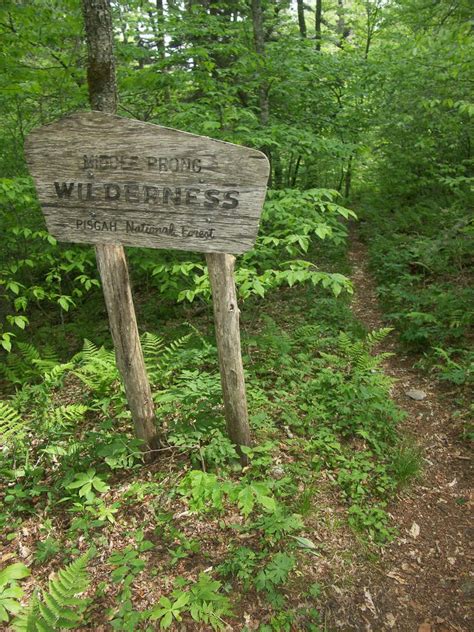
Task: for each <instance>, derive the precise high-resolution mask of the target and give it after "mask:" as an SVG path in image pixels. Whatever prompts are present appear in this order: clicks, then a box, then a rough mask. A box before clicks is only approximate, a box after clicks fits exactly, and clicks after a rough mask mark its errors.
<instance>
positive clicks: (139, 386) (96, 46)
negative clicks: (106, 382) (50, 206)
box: [83, 0, 159, 449]
mask: <svg viewBox="0 0 474 632" xmlns="http://www.w3.org/2000/svg"><path fill="white" fill-rule="evenodd" d="M83 14H84V24H85V30H86V39H87V50H88V66H87V82H88V85H89V101H90V105H91V108H92V109H93V110H100V111H102V112H109V113H111V114H114V113H115V112H116V110H117V85H116V79H115V58H114V53H113V30H112V16H111V12H110V5H109V1H108V0H83ZM95 250H96V257H97V265H98V268H99V273H100V277H101V279H102V287H103V292H104V297H105V304H106V307H107V312H108V315H109V322H110V330H111V333H112V339H113V342H114V347H115V356H116V359H117V367H118V369H119V371H120V374H121V376H122V380H123V382H124V386H125V393H126V396H127V402H128V405H129V408H130V411H131V413H132V419H133V424H134V426H135V433H136V435H137V437H138V438H139V439H142V440H143V442H144V446H145V447H147V448H150V449H153V448H156V447H157V446H158V444H159V441H158V433H157V430H156V425H155V413H154V407H153V399H152V395H151V388H150V383H149V380H148V376H147V373H146V369H145V362H144V360H143V352H142V348H141V345H140V338H139V335H138V327H137V320H136V317H135V309H134V306H133V299H132V292H131V288H130V280H129V276H128V268H127V261H126V258H125V252H124V249H123V247H122V246H119V245H114V244H108V245H105V244H104V245H102V244H101V245H97V246H96V248H95Z"/></svg>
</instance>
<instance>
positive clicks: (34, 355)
mask: <svg viewBox="0 0 474 632" xmlns="http://www.w3.org/2000/svg"><path fill="white" fill-rule="evenodd" d="M16 348H17V351H16V352H15V353H10V354H8V356H7V358H6V362H5V363H3V365H2V366H1V373H3V375H4V376H5V377H6V378H7V380H8V381H9V382H11V383H12V384H25V383H26V382H31V381H34V380H37V379H39V378H41V377H42V375H43V373H44V371H45V370H48V369H51V368H53V367H54V366H55V365H56V364H58V359H57V357H56V355H55V353H54V352H52V351H51V350H50V349H44V350H43V351H42V353H41V354H40V352H39V351H38V349H37V348H36V347H35V346H33V345H32V344H29V343H27V342H18V343H17V345H16Z"/></svg>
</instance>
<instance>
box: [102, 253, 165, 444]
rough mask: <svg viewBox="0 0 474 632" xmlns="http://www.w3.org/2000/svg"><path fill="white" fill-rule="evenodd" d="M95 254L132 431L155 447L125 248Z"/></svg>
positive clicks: (155, 439)
mask: <svg viewBox="0 0 474 632" xmlns="http://www.w3.org/2000/svg"><path fill="white" fill-rule="evenodd" d="M96 256H97V265H98V268H99V272H100V278H101V280H102V289H103V292H104V298H105V304H106V307H107V312H108V314H109V323H110V331H111V333H112V339H113V341H114V348H115V357H116V361H117V368H118V370H119V371H120V374H121V375H122V377H123V382H124V386H125V394H126V397H127V402H128V407H129V408H130V412H131V413H132V419H133V424H134V427H135V434H136V436H137V437H138V438H139V439H142V440H143V442H144V445H145V446H148V447H149V448H157V447H158V445H159V438H158V433H157V429H156V425H155V412H154V406H153V399H152V395H151V388H150V383H149V381H148V376H147V372H146V368H145V362H144V360H143V352H142V348H141V345H140V338H139V336H138V328H137V321H136V318H135V309H134V306H133V298H132V291H131V287H130V279H129V275H128V267H127V261H126V258H125V252H124V249H123V247H122V246H112V245H108V246H97V249H96Z"/></svg>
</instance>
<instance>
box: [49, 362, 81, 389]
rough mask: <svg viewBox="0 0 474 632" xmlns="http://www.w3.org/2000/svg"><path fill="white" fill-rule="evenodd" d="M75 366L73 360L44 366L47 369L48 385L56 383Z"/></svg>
mask: <svg viewBox="0 0 474 632" xmlns="http://www.w3.org/2000/svg"><path fill="white" fill-rule="evenodd" d="M73 367H74V364H73V363H72V362H66V363H65V364H56V365H54V366H44V365H43V368H46V369H47V371H46V373H45V374H44V378H43V379H44V382H45V384H46V385H47V386H53V385H56V384H57V383H58V381H59V379H60V378H61V377H62V376H63V375H64V373H66V372H67V371H70V370H71V369H72V368H73Z"/></svg>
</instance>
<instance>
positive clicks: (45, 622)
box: [13, 550, 93, 632]
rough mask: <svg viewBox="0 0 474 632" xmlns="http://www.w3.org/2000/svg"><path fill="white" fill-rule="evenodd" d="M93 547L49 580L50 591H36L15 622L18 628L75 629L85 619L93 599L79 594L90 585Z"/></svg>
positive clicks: (27, 631)
mask: <svg viewBox="0 0 474 632" xmlns="http://www.w3.org/2000/svg"><path fill="white" fill-rule="evenodd" d="M92 555H93V552H92V550H90V551H88V552H87V553H86V554H84V555H82V556H81V557H79V558H78V559H77V560H75V561H74V562H71V564H69V565H68V566H66V567H65V568H63V569H61V570H60V571H58V573H57V575H56V577H55V578H54V579H51V580H50V581H49V584H48V591H42V593H41V594H38V593H36V594H34V595H33V597H32V598H31V600H30V603H29V605H28V606H27V607H26V608H24V609H23V611H22V612H21V613H20V614H19V615H18V617H17V618H16V619H15V621H14V623H13V628H14V630H15V631H16V632H55V631H56V630H60V629H67V630H70V629H74V628H77V627H78V626H79V624H80V623H82V621H83V615H84V611H85V609H86V607H87V604H88V603H89V601H88V600H87V599H83V598H80V597H78V596H77V595H79V594H81V593H83V592H85V591H86V589H87V587H88V586H89V577H88V573H87V565H88V563H89V561H90V559H91V557H92Z"/></svg>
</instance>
